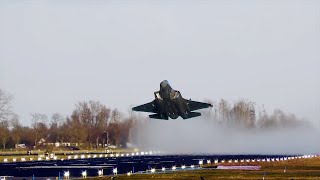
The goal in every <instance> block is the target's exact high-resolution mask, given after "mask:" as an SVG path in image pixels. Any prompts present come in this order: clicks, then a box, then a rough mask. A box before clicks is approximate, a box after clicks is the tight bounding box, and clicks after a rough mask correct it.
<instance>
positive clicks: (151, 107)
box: [132, 101, 156, 113]
mask: <svg viewBox="0 0 320 180" xmlns="http://www.w3.org/2000/svg"><path fill="white" fill-rule="evenodd" d="M132 110H133V111H142V112H152V113H156V106H155V102H154V101H152V102H149V103H146V104H143V105H140V106H136V107H134V108H132Z"/></svg>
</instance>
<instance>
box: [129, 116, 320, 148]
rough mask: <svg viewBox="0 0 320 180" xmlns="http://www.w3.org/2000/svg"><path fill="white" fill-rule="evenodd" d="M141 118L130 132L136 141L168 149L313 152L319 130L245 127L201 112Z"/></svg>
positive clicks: (308, 127)
mask: <svg viewBox="0 0 320 180" xmlns="http://www.w3.org/2000/svg"><path fill="white" fill-rule="evenodd" d="M142 121H145V122H143V123H142V124H144V125H143V126H139V127H138V128H137V129H136V130H137V131H136V133H135V136H134V138H135V139H134V140H135V141H136V144H137V145H138V146H139V147H141V148H145V149H157V150H162V151H165V152H168V153H210V154H309V153H310V154H311V153H312V154H313V153H319V150H320V145H319V144H318V143H316V139H317V137H319V135H320V133H319V130H318V129H316V128H312V127H311V126H300V127H290V128H285V127H279V128H253V129H248V128H245V127H240V126H237V125H235V126H232V125H227V124H221V123H217V122H215V121H211V120H209V119H208V118H206V117H203V116H202V117H199V118H193V119H187V120H182V119H180V118H178V119H177V120H169V121H165V120H156V119H145V120H142Z"/></svg>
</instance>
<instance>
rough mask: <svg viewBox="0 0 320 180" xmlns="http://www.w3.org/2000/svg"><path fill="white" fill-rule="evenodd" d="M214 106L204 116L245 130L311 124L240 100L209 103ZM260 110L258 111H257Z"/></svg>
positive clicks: (280, 111)
mask: <svg viewBox="0 0 320 180" xmlns="http://www.w3.org/2000/svg"><path fill="white" fill-rule="evenodd" d="M208 102H210V103H211V104H213V107H212V108H210V109H209V110H204V111H203V115H204V116H205V117H206V118H207V119H210V120H213V121H215V122H217V123H220V124H226V125H231V126H237V127H244V128H250V129H252V128H260V129H271V128H294V127H301V126H308V125H310V124H309V122H307V121H305V120H303V119H299V118H297V117H296V116H295V115H294V114H290V113H289V114H288V113H285V112H283V111H282V110H280V109H276V110H274V111H273V113H272V114H268V113H267V111H266V110H265V109H264V108H263V107H260V108H257V106H256V104H255V103H254V102H251V101H248V100H239V101H236V102H234V103H229V102H228V101H226V100H224V99H221V100H220V101H219V102H212V101H208ZM257 109H258V111H257Z"/></svg>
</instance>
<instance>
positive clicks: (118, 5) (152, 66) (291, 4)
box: [0, 0, 320, 124]
mask: <svg viewBox="0 0 320 180" xmlns="http://www.w3.org/2000/svg"><path fill="white" fill-rule="evenodd" d="M163 79H167V80H168V81H169V82H170V83H171V85H172V86H173V88H175V89H178V90H180V92H181V93H182V95H183V96H184V97H185V98H192V99H195V100H203V99H205V98H209V99H213V100H219V99H220V98H225V99H227V100H230V101H231V102H232V101H234V100H238V99H241V98H245V99H249V100H251V101H255V102H256V103H257V104H260V105H262V104H264V106H265V107H266V108H267V109H268V110H270V111H271V110H272V109H275V108H280V109H282V110H284V111H286V112H292V113H295V114H296V115H297V116H299V117H304V118H307V119H309V120H312V121H314V122H316V123H317V124H319V121H320V111H319V110H320V80H319V79H320V1H318V0H313V1H312V0H300V1H296V0H288V1H278V0H277V1H276V0H274V1H241V2H240V1H222V0H221V1H169V0H168V1H134V2H133V1H99V0H96V1H64V0H61V1H59V0H58V1H13V0H7V1H5V0H3V1H0V88H3V89H5V90H7V91H9V92H11V93H12V94H13V95H14V98H15V99H14V104H13V105H14V111H15V112H16V113H17V114H18V115H19V116H20V117H21V120H22V121H23V123H24V124H29V123H30V118H31V117H30V113H35V112H40V113H46V114H49V115H50V114H52V113H55V112H60V113H62V114H64V115H69V114H70V113H71V111H72V110H73V108H74V104H75V103H77V102H78V101H81V100H91V99H92V100H99V101H101V102H102V103H104V104H106V105H107V106H109V107H112V108H118V109H119V110H121V111H124V112H127V111H128V109H129V108H130V107H131V106H133V105H139V104H142V103H146V102H148V101H151V100H152V99H153V92H154V91H156V90H158V88H159V83H160V81H162V80H163Z"/></svg>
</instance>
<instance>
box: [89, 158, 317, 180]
mask: <svg viewBox="0 0 320 180" xmlns="http://www.w3.org/2000/svg"><path fill="white" fill-rule="evenodd" d="M239 164H240V165H261V166H262V167H261V170H259V171H244V170H216V169H206V168H203V169H201V170H193V171H177V172H175V173H162V174H134V175H131V176H127V175H118V176H117V177H115V178H114V179H155V180H156V179H159V180H160V179H161V180H164V179H177V180H182V179H185V180H186V179H201V178H202V179H206V180H207V179H263V178H264V179H266V180H267V179H306V180H307V179H319V180H320V158H319V157H316V158H311V159H295V160H288V161H279V162H259V163H257V162H255V163H238V164H219V165H239ZM207 167H209V166H207ZM284 170H286V171H285V172H284ZM105 178H106V177H103V178H102V177H101V178H98V177H97V178H90V179H105ZM108 178H111V177H110V176H109V177H108Z"/></svg>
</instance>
